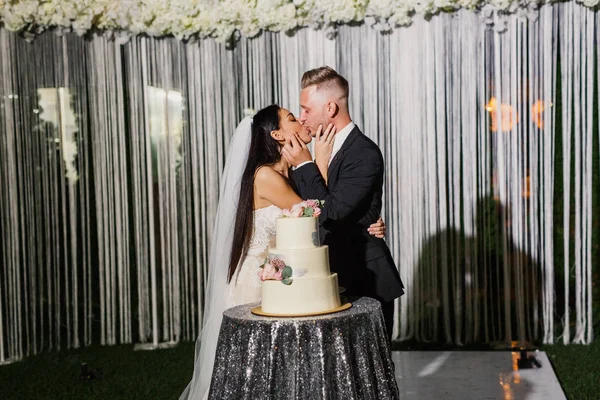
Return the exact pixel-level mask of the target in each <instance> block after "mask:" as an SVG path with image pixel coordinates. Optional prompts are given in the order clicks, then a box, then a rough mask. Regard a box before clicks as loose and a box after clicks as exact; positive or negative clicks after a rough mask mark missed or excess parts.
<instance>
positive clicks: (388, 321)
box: [381, 300, 394, 344]
mask: <svg viewBox="0 0 600 400" xmlns="http://www.w3.org/2000/svg"><path fill="white" fill-rule="evenodd" d="M381 310H382V311H383V320H384V321H385V330H386V332H387V335H388V338H389V339H390V344H391V343H392V331H393V329H394V300H392V301H388V302H386V303H383V302H382V303H381Z"/></svg>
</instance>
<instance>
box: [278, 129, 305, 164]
mask: <svg viewBox="0 0 600 400" xmlns="http://www.w3.org/2000/svg"><path fill="white" fill-rule="evenodd" d="M281 155H282V156H283V157H284V158H285V159H286V160H287V162H288V163H289V164H290V165H291V166H293V167H297V166H298V165H300V164H302V163H305V162H307V161H312V156H311V155H310V150H308V147H306V144H305V143H304V142H303V141H302V140H301V139H300V138H299V137H298V135H297V134H294V137H292V138H291V139H289V140H287V141H286V143H285V144H284V145H283V148H282V149H281Z"/></svg>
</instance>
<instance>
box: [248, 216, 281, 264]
mask: <svg viewBox="0 0 600 400" xmlns="http://www.w3.org/2000/svg"><path fill="white" fill-rule="evenodd" d="M280 213H281V209H280V208H279V207H277V206H275V205H270V206H268V207H264V208H259V209H257V210H254V228H253V230H252V237H251V238H250V248H249V249H248V255H252V256H258V255H261V254H262V253H264V252H265V251H266V250H267V248H269V247H275V220H276V219H277V217H278V216H279V214H280Z"/></svg>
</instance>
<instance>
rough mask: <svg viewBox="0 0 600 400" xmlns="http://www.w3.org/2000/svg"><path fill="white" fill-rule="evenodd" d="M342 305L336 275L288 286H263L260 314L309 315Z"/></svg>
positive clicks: (299, 280) (309, 279)
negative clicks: (261, 312)
mask: <svg viewBox="0 0 600 400" xmlns="http://www.w3.org/2000/svg"><path fill="white" fill-rule="evenodd" d="M340 305H341V302H340V292H339V286H338V277H337V274H331V275H329V276H322V277H321V276H320V277H316V278H297V279H294V281H293V282H292V284H291V285H284V284H283V283H281V282H279V281H265V282H263V284H262V304H261V308H262V311H263V312H265V313H270V314H280V315H294V314H310V313H319V312H323V311H329V310H333V309H335V308H338V307H339V306H340Z"/></svg>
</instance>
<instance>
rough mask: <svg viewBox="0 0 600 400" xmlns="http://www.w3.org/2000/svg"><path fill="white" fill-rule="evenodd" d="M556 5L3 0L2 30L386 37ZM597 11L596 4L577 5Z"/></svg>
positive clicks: (493, 0) (504, 1) (592, 0)
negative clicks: (420, 22)
mask: <svg viewBox="0 0 600 400" xmlns="http://www.w3.org/2000/svg"><path fill="white" fill-rule="evenodd" d="M554 1H555V0H429V1H428V0H0V25H1V24H3V25H4V27H6V28H7V29H8V30H11V31H23V32H24V33H25V34H26V36H32V35H35V34H37V33H40V32H42V31H44V30H46V29H49V28H58V29H60V30H67V31H70V30H73V31H75V32H77V33H78V34H80V35H82V34H84V33H86V32H87V31H89V30H91V29H93V28H96V29H100V30H103V31H107V32H109V34H111V35H112V34H114V33H116V34H117V35H118V36H120V37H122V38H125V39H127V38H128V37H129V36H130V35H137V34H147V35H150V36H167V35H173V36H175V37H177V38H179V39H189V38H206V37H214V38H217V39H218V40H221V41H227V40H229V39H231V38H237V37H238V36H239V35H241V36H244V37H253V36H256V35H257V34H258V33H260V32H261V31H262V30H268V31H275V32H277V31H291V30H294V29H296V28H300V27H305V26H311V27H314V28H321V27H329V28H331V27H335V26H336V25H339V24H347V23H351V22H363V21H364V22H365V23H367V24H368V25H370V26H372V27H373V28H374V29H377V30H380V31H389V30H391V29H393V28H394V27H398V26H405V25H409V24H410V23H411V21H412V17H413V16H414V15H415V14H419V15H425V16H427V15H433V14H436V13H439V12H453V11H456V10H459V9H461V8H464V9H469V10H473V11H482V12H483V14H486V16H484V18H488V19H490V20H491V19H493V17H490V16H493V15H496V14H508V13H513V12H517V11H519V10H520V12H523V10H525V11H524V12H525V13H529V14H532V12H534V11H535V10H536V9H537V8H538V7H539V6H541V5H543V4H546V3H552V2H554ZM576 1H577V2H580V3H582V4H583V5H585V6H587V7H596V6H597V5H598V4H599V3H600V0H576Z"/></svg>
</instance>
